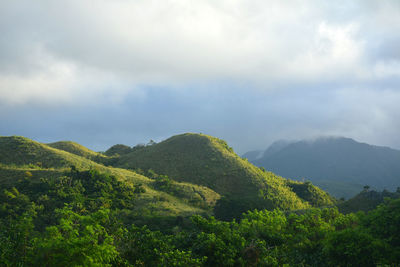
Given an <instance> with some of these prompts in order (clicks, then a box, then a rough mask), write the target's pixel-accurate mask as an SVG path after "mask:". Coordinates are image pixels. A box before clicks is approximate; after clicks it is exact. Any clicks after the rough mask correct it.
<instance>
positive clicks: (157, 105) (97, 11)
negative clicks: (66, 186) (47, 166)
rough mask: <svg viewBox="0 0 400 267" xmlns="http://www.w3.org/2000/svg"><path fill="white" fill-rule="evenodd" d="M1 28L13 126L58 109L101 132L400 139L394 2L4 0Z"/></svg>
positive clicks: (249, 141)
mask: <svg viewBox="0 0 400 267" xmlns="http://www.w3.org/2000/svg"><path fill="white" fill-rule="evenodd" d="M0 31H1V33H2V35H1V37H0V105H1V106H2V111H3V116H2V117H1V119H2V121H3V122H4V121H7V125H6V126H3V128H0V130H3V131H5V130H6V128H8V129H10V130H8V131H7V132H11V131H12V129H15V130H16V131H19V130H18V129H22V128H23V127H22V126H21V127H20V126H18V125H17V124H16V123H13V122H12V120H8V119H6V115H7V116H14V118H15V119H16V120H20V123H21V125H22V124H23V123H22V121H26V119H24V118H25V117H24V114H32V113H35V114H37V116H39V117H40V116H43V114H44V113H47V114H45V117H47V118H48V121H54V122H56V121H59V122H58V124H57V125H58V127H59V129H60V130H59V132H63V131H64V132H65V130H63V129H66V128H68V127H69V129H71V128H76V129H81V130H82V131H83V130H84V129H86V130H85V131H86V133H87V135H88V136H90V135H93V131H92V130H90V129H89V128H90V127H92V128H94V129H98V131H103V132H104V134H103V137H101V138H100V137H99V139H98V142H103V141H104V140H111V139H112V136H120V137H121V138H122V139H124V140H127V141H128V139H129V138H132V139H131V140H138V141H142V139H147V138H144V137H145V136H151V137H150V138H153V139H157V138H162V137H167V136H168V135H169V134H174V133H178V132H180V131H199V132H208V133H211V134H215V135H217V136H220V137H223V138H226V139H228V141H231V142H232V143H234V144H235V145H236V146H237V147H240V149H244V148H245V147H255V146H257V145H258V144H260V143H265V144H267V143H269V142H272V141H274V139H279V138H295V137H296V136H311V135H318V134H329V133H332V134H338V135H352V137H355V138H356V139H357V138H361V139H364V140H366V141H371V142H372V141H373V142H378V141H379V140H383V139H384V140H387V141H388V143H390V144H391V145H397V146H400V144H397V141H396V140H395V138H394V136H395V134H396V133H398V131H399V130H400V125H398V124H397V123H396V120H397V119H398V118H399V111H398V108H397V104H396V103H398V102H399V101H400V94H399V93H398V88H399V82H400V54H399V51H400V50H399V49H398V47H400V34H399V33H400V5H399V3H398V1H395V0H393V1H379V2H378V1H362V0H359V1H358V0H357V1H351V2H349V1H344V0H342V1H335V2H332V1H323V2H315V1H299V0H292V1H278V0H274V1H261V0H254V1H244V0H235V1H231V0H230V1H228V0H218V1H196V0H190V1H188V0H166V1H155V0H146V1H145V0H137V1H128V0H116V1H105V0H94V1H78V0H70V1H57V2H55V1H51V0H39V1H30V0H16V1H1V2H0ZM75 110H77V112H75ZM78 111H79V112H80V113H79V112H78ZM82 113H84V114H87V116H82V115H81V114H82ZM4 114H6V115H4ZM10 114H11V115H10ZM106 119H108V120H109V121H110V122H108V123H110V124H111V125H109V127H105V126H103V125H102V123H104V120H106ZM72 121H76V122H72ZM102 121H103V122H102ZM128 122H129V123H131V124H128ZM43 123H44V122H43ZM43 123H42V122H38V124H40V125H42V128H46V127H45V125H44V124H43ZM3 125H4V124H3ZM82 125H88V126H87V127H86V126H85V127H83V126H82ZM32 127H34V126H32ZM37 127H39V126H37ZM373 129H379V131H375V130H373ZM133 131H134V132H135V133H132V132H133ZM33 132H35V131H33ZM40 132H41V130H40V129H38V130H37V132H35V133H34V135H35V136H36V135H37V136H39V135H40ZM130 132H131V134H129V133H130ZM233 133H234V134H233ZM54 134H56V133H54ZM253 135H255V137H254V136H253ZM252 136H253V137H252ZM77 137H79V136H77ZM84 140H86V141H85V142H89V141H91V139H90V138H86V139H84ZM101 140H103V141H101ZM93 142H95V141H94V139H93ZM104 142H106V143H108V141H104ZM257 142H258V143H257ZM127 143H132V142H127Z"/></svg>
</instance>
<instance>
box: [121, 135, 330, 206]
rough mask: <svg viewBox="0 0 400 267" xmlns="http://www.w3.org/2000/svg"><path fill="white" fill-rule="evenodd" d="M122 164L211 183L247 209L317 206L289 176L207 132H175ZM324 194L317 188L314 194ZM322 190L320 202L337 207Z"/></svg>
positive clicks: (135, 152) (206, 184)
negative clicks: (263, 165) (268, 169)
mask: <svg viewBox="0 0 400 267" xmlns="http://www.w3.org/2000/svg"><path fill="white" fill-rule="evenodd" d="M116 166H118V167H121V168H132V169H139V168H140V169H143V170H148V169H152V170H154V171H155V172H156V173H160V174H165V175H168V176H169V177H170V178H172V179H175V180H177V181H185V182H189V183H193V184H198V185H203V186H206V187H209V188H211V189H213V190H215V191H216V192H218V193H220V194H221V195H223V196H225V197H227V198H229V199H230V200H236V201H238V202H241V204H240V205H244V206H243V207H242V209H246V208H269V209H273V208H282V209H304V208H308V207H310V206H311V204H316V203H315V201H309V199H307V198H302V197H299V195H297V194H296V193H295V192H296V190H293V187H290V186H288V184H287V182H286V179H284V178H282V177H279V176H276V175H275V174H273V173H271V172H266V171H263V170H261V169H259V168H258V167H255V166H254V165H252V164H250V163H249V162H248V161H247V160H244V159H242V158H240V157H239V156H238V155H236V154H235V153H234V151H233V150H232V148H230V147H229V146H228V145H227V144H226V142H225V141H223V140H221V139H218V138H215V137H211V136H208V135H204V134H191V133H187V134H182V135H177V136H173V137H171V138H169V139H167V140H165V141H163V142H161V143H158V144H154V145H151V146H146V147H144V148H142V149H139V150H136V151H133V152H131V153H128V154H125V155H122V156H120V158H119V160H118V161H117V163H116ZM311 187H312V188H314V187H313V186H312V185H311ZM321 192H322V191H321V190H317V189H315V190H312V192H311V194H316V195H318V194H320V193H321ZM322 193H323V194H321V196H318V197H316V198H319V201H317V202H318V204H319V205H331V204H332V201H331V199H330V198H329V197H326V195H325V193H324V192H322ZM246 203H247V204H246Z"/></svg>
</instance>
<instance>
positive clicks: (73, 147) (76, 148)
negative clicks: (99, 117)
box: [47, 141, 105, 160]
mask: <svg viewBox="0 0 400 267" xmlns="http://www.w3.org/2000/svg"><path fill="white" fill-rule="evenodd" d="M47 145H48V146H50V147H52V148H56V149H59V150H64V151H67V152H69V153H72V154H75V155H78V156H81V157H84V158H87V159H91V160H95V159H97V158H105V156H104V155H103V154H101V153H98V152H95V151H93V150H90V149H88V148H86V147H84V146H82V145H80V144H78V143H75V142H72V141H59V142H54V143H49V144H47Z"/></svg>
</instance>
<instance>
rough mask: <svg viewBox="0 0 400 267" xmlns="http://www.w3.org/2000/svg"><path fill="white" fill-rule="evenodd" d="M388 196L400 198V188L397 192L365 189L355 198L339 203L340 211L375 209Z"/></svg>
mask: <svg viewBox="0 0 400 267" xmlns="http://www.w3.org/2000/svg"><path fill="white" fill-rule="evenodd" d="M386 198H391V199H397V198H400V189H399V188H398V189H397V191H396V192H389V191H387V190H384V191H382V192H378V191H375V190H368V189H364V190H363V191H362V192H360V193H359V194H357V195H356V196H354V197H353V198H351V199H349V200H347V201H344V202H342V203H339V204H338V208H339V210H340V212H343V213H351V212H357V211H365V212H367V211H370V210H373V209H375V208H376V207H377V206H378V205H380V204H382V203H383V202H384V200H385V199H386Z"/></svg>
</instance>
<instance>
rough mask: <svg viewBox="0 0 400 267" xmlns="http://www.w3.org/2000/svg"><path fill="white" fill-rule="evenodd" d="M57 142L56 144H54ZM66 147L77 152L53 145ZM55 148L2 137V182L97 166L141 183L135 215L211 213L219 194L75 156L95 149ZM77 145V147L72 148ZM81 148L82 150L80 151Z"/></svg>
mask: <svg viewBox="0 0 400 267" xmlns="http://www.w3.org/2000/svg"><path fill="white" fill-rule="evenodd" d="M54 144H57V145H54ZM60 144H62V145H61V146H62V147H63V149H65V150H71V152H75V154H73V153H70V152H67V151H64V150H60V149H57V148H54V147H55V146H58V147H60ZM51 145H52V146H54V147H51V146H49V145H45V144H42V143H38V142H36V141H33V140H30V139H28V138H25V137H18V136H12V137H0V185H3V186H12V185H13V184H16V183H17V181H20V180H21V179H31V180H32V181H39V179H40V178H56V177H59V176H63V175H64V173H65V172H69V171H70V170H71V166H74V167H75V168H76V169H80V170H86V169H98V170H99V171H101V172H105V173H109V174H112V175H114V176H116V177H117V178H118V179H119V180H121V181H124V182H127V183H131V184H133V185H135V186H140V187H141V188H142V189H143V191H144V192H143V193H141V194H139V196H138V198H137V199H136V205H135V209H134V211H133V212H134V214H137V216H141V217H142V219H143V218H145V217H149V218H150V217H154V216H190V215H193V214H211V213H210V212H211V209H212V207H213V206H214V205H215V202H216V200H217V199H219V197H220V196H219V194H218V193H216V192H214V191H213V190H211V189H209V188H205V187H203V186H198V185H193V184H188V183H179V182H175V181H173V182H172V183H171V186H170V187H169V188H157V186H156V181H155V180H154V179H150V178H148V177H145V176H143V175H140V174H138V173H136V172H133V171H130V170H126V169H121V168H113V167H107V166H104V165H102V164H99V163H96V162H94V161H91V160H90V159H88V158H85V157H82V156H79V155H76V154H78V153H81V154H82V152H84V154H83V156H85V155H86V156H87V157H90V156H97V154H96V152H93V151H92V152H90V150H89V149H87V148H85V147H83V146H80V145H77V144H75V143H72V142H58V143H53V144H51ZM72 148H74V150H72ZM79 151H80V152H79Z"/></svg>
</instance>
